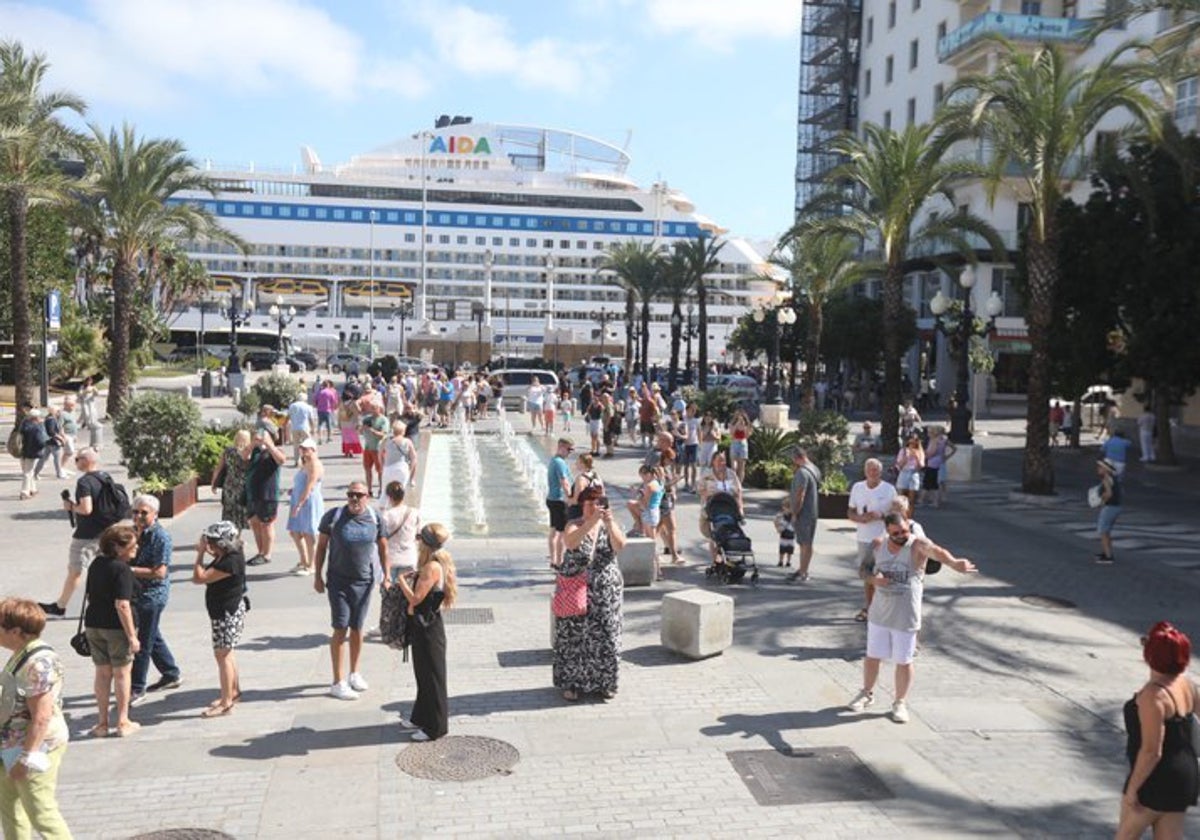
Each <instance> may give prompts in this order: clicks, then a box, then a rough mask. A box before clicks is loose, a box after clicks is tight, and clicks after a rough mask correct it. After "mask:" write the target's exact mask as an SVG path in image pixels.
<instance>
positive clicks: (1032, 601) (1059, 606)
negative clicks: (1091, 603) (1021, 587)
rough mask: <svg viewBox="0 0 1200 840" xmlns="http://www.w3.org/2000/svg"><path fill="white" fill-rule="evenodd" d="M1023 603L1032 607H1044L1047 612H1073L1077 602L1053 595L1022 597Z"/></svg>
mask: <svg viewBox="0 0 1200 840" xmlns="http://www.w3.org/2000/svg"><path fill="white" fill-rule="evenodd" d="M1021 601H1022V602H1023V603H1026V604H1029V606H1031V607H1042V608H1043V609H1047V610H1073V609H1075V602H1074V601H1068V600H1067V599H1066V598H1055V597H1054V596H1052V595H1022V596H1021Z"/></svg>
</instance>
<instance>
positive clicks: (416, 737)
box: [412, 729, 431, 741]
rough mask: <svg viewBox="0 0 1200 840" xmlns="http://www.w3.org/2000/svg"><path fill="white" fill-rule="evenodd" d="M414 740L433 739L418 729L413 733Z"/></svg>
mask: <svg viewBox="0 0 1200 840" xmlns="http://www.w3.org/2000/svg"><path fill="white" fill-rule="evenodd" d="M412 740H414V741H429V740H431V739H430V737H429V736H428V735H426V734H425V733H424V732H423V731H422V730H420V729H418V730H417V731H416V732H414V733H413V734H412Z"/></svg>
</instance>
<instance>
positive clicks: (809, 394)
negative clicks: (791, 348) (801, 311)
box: [800, 295, 825, 411]
mask: <svg viewBox="0 0 1200 840" xmlns="http://www.w3.org/2000/svg"><path fill="white" fill-rule="evenodd" d="M824 323H825V312H824V311H823V310H822V308H821V304H820V302H819V301H818V300H817V299H816V296H815V295H814V296H813V300H812V302H811V303H810V304H809V308H808V344H807V347H806V349H807V351H808V352H806V353H805V354H804V368H805V370H804V393H803V395H801V397H800V408H801V410H802V411H812V410H813V409H815V408H816V407H817V399H816V388H815V385H816V383H817V363H818V361H819V360H820V358H821V330H822V329H824Z"/></svg>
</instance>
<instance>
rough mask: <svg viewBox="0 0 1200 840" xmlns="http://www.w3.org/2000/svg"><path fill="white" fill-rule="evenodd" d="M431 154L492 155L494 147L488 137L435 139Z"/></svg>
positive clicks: (430, 147) (430, 149) (430, 150)
mask: <svg viewBox="0 0 1200 840" xmlns="http://www.w3.org/2000/svg"><path fill="white" fill-rule="evenodd" d="M429 153H430V154H435V153H436V154H443V155H490V154H491V153H492V146H491V144H490V143H488V139H487V138H486V137H434V138H433V142H432V143H430V144H429Z"/></svg>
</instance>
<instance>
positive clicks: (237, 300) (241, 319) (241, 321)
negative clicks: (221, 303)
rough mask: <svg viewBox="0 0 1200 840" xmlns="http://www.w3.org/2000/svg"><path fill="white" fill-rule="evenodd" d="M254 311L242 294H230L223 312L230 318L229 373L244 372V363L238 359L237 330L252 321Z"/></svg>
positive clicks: (227, 369)
mask: <svg viewBox="0 0 1200 840" xmlns="http://www.w3.org/2000/svg"><path fill="white" fill-rule="evenodd" d="M252 311H253V310H252V309H251V308H250V305H249V304H246V303H243V301H242V296H241V295H240V294H230V295H229V307H228V308H227V309H226V310H225V311H224V312H222V313H221V314H222V315H224V316H225V317H226V318H228V319H229V364H228V365H227V366H226V368H225V371H226V373H228V374H235V375H236V374H240V373H241V372H242V363H241V361H240V360H239V359H238V347H237V331H238V327H243V326H245V325H246V324H248V323H250V314H251V312H252Z"/></svg>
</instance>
